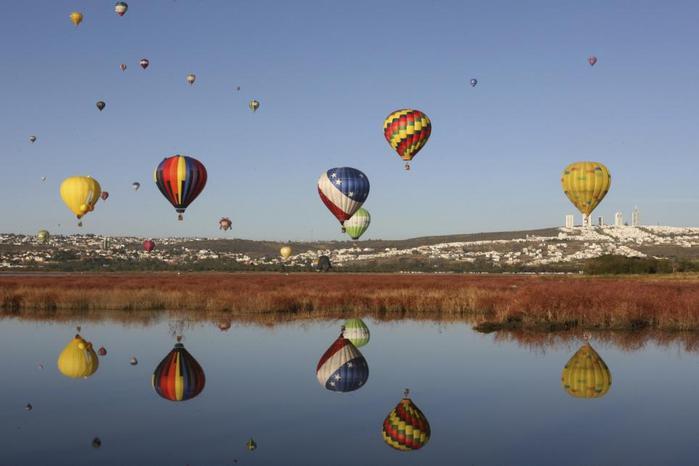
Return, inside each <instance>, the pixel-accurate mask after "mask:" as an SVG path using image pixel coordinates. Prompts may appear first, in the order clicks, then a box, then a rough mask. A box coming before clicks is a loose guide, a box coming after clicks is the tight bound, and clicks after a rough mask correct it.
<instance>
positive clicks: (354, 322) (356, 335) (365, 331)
mask: <svg viewBox="0 0 699 466" xmlns="http://www.w3.org/2000/svg"><path fill="white" fill-rule="evenodd" d="M344 327H345V330H344V331H343V332H342V336H344V337H345V338H347V339H348V340H349V341H351V342H352V344H353V345H354V346H356V347H357V348H361V347H362V346H364V345H366V344H367V343H369V339H370V338H371V334H370V333H369V327H367V326H366V324H365V323H364V321H363V320H362V319H347V321H345V326H344Z"/></svg>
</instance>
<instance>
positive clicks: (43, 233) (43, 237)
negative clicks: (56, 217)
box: [36, 230, 50, 243]
mask: <svg viewBox="0 0 699 466" xmlns="http://www.w3.org/2000/svg"><path fill="white" fill-rule="evenodd" d="M49 236H50V235H49V232H48V231H47V230H39V231H38V232H37V233H36V239H37V241H39V242H40V243H47V242H48V241H49Z"/></svg>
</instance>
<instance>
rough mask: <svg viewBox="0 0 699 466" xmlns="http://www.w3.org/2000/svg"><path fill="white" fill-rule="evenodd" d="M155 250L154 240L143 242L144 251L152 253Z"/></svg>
mask: <svg viewBox="0 0 699 466" xmlns="http://www.w3.org/2000/svg"><path fill="white" fill-rule="evenodd" d="M153 249H155V242H154V241H153V240H150V239H147V240H145V241H144V242H143V250H144V251H146V252H151V251H152V250H153Z"/></svg>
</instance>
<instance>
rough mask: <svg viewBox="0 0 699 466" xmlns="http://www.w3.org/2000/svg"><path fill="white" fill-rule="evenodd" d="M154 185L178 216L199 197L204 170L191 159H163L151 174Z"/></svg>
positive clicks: (202, 187)
mask: <svg viewBox="0 0 699 466" xmlns="http://www.w3.org/2000/svg"><path fill="white" fill-rule="evenodd" d="M153 178H154V180H155V184H156V185H157V186H158V189H159V190H160V192H161V193H162V194H163V196H165V199H167V200H168V201H169V202H170V204H172V206H173V207H174V208H175V210H176V211H177V213H178V214H179V217H178V218H179V219H180V220H182V214H183V213H184V211H185V210H186V209H187V207H189V204H191V203H192V201H194V199H196V198H197V196H199V194H200V193H201V192H202V191H203V190H204V186H206V178H207V174H206V168H205V167H204V164H202V163H201V162H200V161H198V160H197V159H195V158H193V157H187V156H185V155H173V156H172V157H168V158H166V159H163V161H162V162H160V164H159V165H158V166H157V168H156V169H155V173H154V174H153Z"/></svg>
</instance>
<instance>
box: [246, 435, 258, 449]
mask: <svg viewBox="0 0 699 466" xmlns="http://www.w3.org/2000/svg"><path fill="white" fill-rule="evenodd" d="M245 446H246V447H247V449H248V451H255V450H257V442H255V439H253V438H250V440H248V441H247V442H246V443H245Z"/></svg>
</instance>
